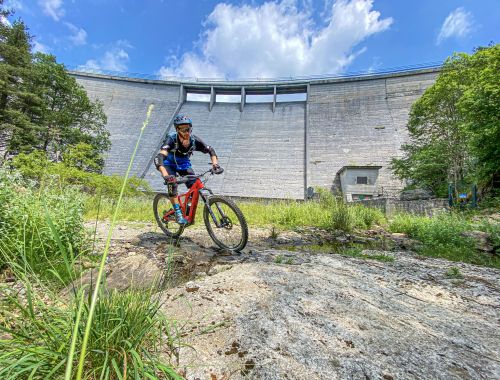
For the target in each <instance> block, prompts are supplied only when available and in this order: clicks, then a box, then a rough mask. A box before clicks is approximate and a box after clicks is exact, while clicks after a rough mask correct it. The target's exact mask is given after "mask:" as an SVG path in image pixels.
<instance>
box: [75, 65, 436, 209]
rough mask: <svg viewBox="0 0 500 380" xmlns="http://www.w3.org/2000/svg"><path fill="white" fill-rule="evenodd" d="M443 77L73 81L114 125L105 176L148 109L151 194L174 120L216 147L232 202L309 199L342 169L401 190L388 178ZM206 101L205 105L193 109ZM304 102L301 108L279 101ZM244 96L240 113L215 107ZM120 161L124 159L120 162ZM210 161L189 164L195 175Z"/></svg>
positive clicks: (144, 150) (143, 162) (145, 166)
mask: <svg viewBox="0 0 500 380" xmlns="http://www.w3.org/2000/svg"><path fill="white" fill-rule="evenodd" d="M438 73H439V68H431V69H420V70H413V71H405V72H400V73H391V74H376V75H371V76H362V77H349V78H332V79H319V80H308V81H304V80H300V81H284V82H279V81H276V82H272V81H270V82H257V83H255V82H221V81H214V82H182V81H179V82H173V81H160V80H144V79H135V78H122V77H113V76H107V75H101V74H89V73H81V72H71V74H72V75H73V76H74V77H75V78H76V80H77V81H78V83H80V84H81V85H83V87H84V88H85V89H86V90H87V93H88V94H89V97H91V98H93V99H95V98H97V99H100V100H101V101H102V102H103V104H104V112H105V113H106V115H107V117H108V122H107V128H108V130H109V132H110V139H111V149H110V151H109V152H108V154H107V157H108V158H107V159H106V164H105V169H104V173H105V174H124V173H125V171H126V168H127V165H128V162H129V158H130V156H131V154H132V151H133V148H134V146H135V142H136V140H137V137H138V135H139V132H140V128H141V126H142V121H143V119H144V117H145V114H146V110H147V107H148V105H149V104H154V106H155V108H154V110H153V113H152V115H151V119H150V123H149V125H148V127H147V128H146V130H145V131H144V135H143V139H142V141H141V145H140V147H139V150H138V152H137V156H136V159H135V162H134V165H133V167H132V172H131V173H132V175H136V176H138V177H143V178H144V179H146V180H147V181H148V182H149V183H150V185H151V186H152V188H153V189H154V190H155V191H163V190H164V185H163V180H162V179H161V177H160V175H159V174H158V172H157V171H156V168H155V167H154V165H153V164H152V158H153V157H154V155H156V154H157V151H158V149H159V147H160V144H161V142H162V141H163V139H164V138H165V136H166V135H167V133H168V132H170V131H172V130H173V129H172V126H171V122H172V119H173V117H174V116H175V115H176V114H177V113H184V114H187V115H189V116H190V117H191V118H192V119H193V133H194V134H196V135H198V136H200V137H201V138H202V139H203V140H204V141H205V142H207V143H208V144H210V145H213V146H214V148H215V150H216V152H217V154H218V156H219V162H220V164H221V166H223V167H224V168H225V172H224V174H223V175H221V176H217V177H214V178H213V179H212V180H211V181H210V183H209V186H210V188H211V189H212V190H213V191H214V192H217V193H221V194H224V195H229V196H236V197H251V198H254V197H255V198H281V199H283V198H285V199H304V198H305V196H306V194H307V188H308V187H324V188H328V189H330V188H332V187H335V186H338V181H339V171H341V169H342V168H344V167H380V169H379V171H378V178H377V187H378V188H379V189H380V192H381V193H383V195H385V196H393V195H395V194H397V193H398V192H399V191H400V190H401V189H402V187H403V184H402V183H401V181H399V180H398V179H396V178H395V177H394V176H393V175H392V173H391V171H390V170H389V164H390V160H391V158H393V157H400V156H401V152H400V147H401V145H402V144H403V143H405V142H406V141H407V140H408V135H407V131H406V123H407V120H408V114H409V111H410V109H411V105H412V104H413V103H414V102H415V100H417V99H418V98H419V97H420V96H421V95H422V94H423V92H424V91H425V90H426V89H427V88H428V87H429V86H431V85H432V84H433V83H434V81H435V79H436V77H437V75H438ZM190 93H193V94H206V95H207V97H208V98H209V99H210V101H208V102H199V101H191V100H188V96H187V94H190ZM290 93H302V94H303V95H304V94H305V96H304V97H305V100H303V101H289V102H280V101H276V99H277V96H278V98H279V95H280V94H290ZM259 94H262V95H273V97H271V98H273V101H272V102H266V103H249V102H247V96H248V95H259ZM217 95H238V96H241V97H240V99H241V101H240V102H238V103H223V102H217V101H215V100H216V96H217ZM116 157H120V158H121V159H119V160H117V159H116ZM209 161H210V160H209V158H208V157H207V156H206V155H203V154H201V153H199V152H197V153H195V154H194V156H193V157H192V162H193V167H194V169H195V171H197V172H200V171H202V170H205V169H206V168H207V167H208V165H207V164H208V163H209Z"/></svg>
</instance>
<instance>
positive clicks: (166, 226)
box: [153, 194, 184, 238]
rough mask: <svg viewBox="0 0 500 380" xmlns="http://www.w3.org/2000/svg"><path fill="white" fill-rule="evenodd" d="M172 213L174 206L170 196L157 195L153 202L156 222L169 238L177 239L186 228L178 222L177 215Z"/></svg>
mask: <svg viewBox="0 0 500 380" xmlns="http://www.w3.org/2000/svg"><path fill="white" fill-rule="evenodd" d="M171 211H172V204H171V203H170V199H169V198H168V196H167V195H166V194H157V195H156V197H155V199H154V201H153V212H154V215H155V219H156V222H157V223H158V226H159V227H160V228H161V230H162V231H163V232H164V233H165V234H166V235H167V236H169V237H174V238H177V237H179V236H180V235H181V234H182V232H183V231H184V227H183V226H180V225H179V224H178V223H177V222H176V220H175V215H174V214H173V213H172V212H171ZM167 214H168V215H167Z"/></svg>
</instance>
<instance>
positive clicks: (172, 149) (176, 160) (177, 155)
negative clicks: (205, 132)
mask: <svg viewBox="0 0 500 380" xmlns="http://www.w3.org/2000/svg"><path fill="white" fill-rule="evenodd" d="M161 150H166V151H167V152H168V155H167V157H166V158H165V159H164V160H163V165H164V166H165V167H167V166H168V167H169V168H170V169H172V170H173V171H176V170H186V169H189V168H191V160H190V159H189V158H190V157H191V155H192V154H193V152H194V151H195V150H197V151H200V152H203V153H210V155H211V156H216V154H215V150H214V149H213V148H212V147H211V146H210V145H207V144H205V143H204V142H203V140H202V139H200V138H199V137H198V136H195V135H191V136H190V138H189V145H188V146H187V147H185V146H184V145H182V144H181V142H180V141H179V138H178V136H177V132H174V133H171V134H169V135H168V136H167V138H166V139H165V141H164V142H163V144H162V147H161Z"/></svg>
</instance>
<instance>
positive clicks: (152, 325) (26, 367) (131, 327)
mask: <svg viewBox="0 0 500 380" xmlns="http://www.w3.org/2000/svg"><path fill="white" fill-rule="evenodd" d="M24 285H25V287H26V292H27V293H26V294H27V296H26V298H27V302H26V303H22V302H19V301H18V299H17V297H10V298H9V299H7V300H4V301H3V302H5V303H6V304H5V305H3V306H4V307H3V308H2V309H1V310H2V312H1V313H0V314H4V315H3V316H2V317H3V318H0V320H3V321H4V322H3V323H2V324H1V325H0V329H2V330H4V331H6V332H8V337H7V338H4V339H1V340H0V352H1V354H0V378H1V379H6V380H7V379H28V378H33V379H52V378H54V379H55V378H62V377H63V376H64V372H65V367H66V363H67V360H68V352H69V349H70V342H71V331H72V329H73V325H74V323H75V321H76V320H77V311H78V309H79V305H77V302H78V300H82V301H83V304H82V307H81V308H82V311H83V312H82V315H81V318H80V319H79V325H80V326H79V327H80V328H79V329H77V332H78V334H77V336H76V351H75V354H76V356H75V364H76V358H77V357H78V354H79V353H80V352H79V350H80V347H81V342H82V335H83V331H84V323H85V320H86V319H87V318H88V312H89V302H90V300H89V298H88V297H85V296H83V298H82V297H77V298H74V299H73V301H71V302H70V304H69V305H68V306H65V302H63V300H61V299H59V298H58V297H57V295H55V294H51V293H46V292H47V289H44V288H43V287H38V288H34V287H32V286H31V285H30V283H29V282H26V283H25V284H24ZM43 296H45V297H43ZM7 306H8V307H7ZM159 309H160V302H159V300H158V299H157V298H155V297H153V296H152V294H151V293H150V292H139V291H132V290H130V291H125V292H123V291H121V292H114V291H113V292H111V293H109V294H107V295H105V296H101V297H100V298H99V299H98V301H97V305H96V308H95V315H94V318H93V324H92V327H91V331H90V339H89V344H88V354H87V356H86V357H85V366H84V368H85V369H84V373H83V375H84V376H83V377H84V378H86V379H100V378H102V379H121V378H128V379H145V378H148V377H149V378H155V379H156V378H158V377H160V376H163V377H161V378H167V379H175V378H177V379H179V378H180V377H179V376H177V375H176V374H175V371H174V370H173V369H172V366H171V365H170V364H169V363H168V362H167V363H165V362H164V361H163V360H162V359H160V357H159V356H158V352H160V351H162V352H166V353H170V354H172V355H174V354H175V352H174V351H175V349H176V348H177V347H179V345H180V344H181V343H180V340H179V336H178V334H177V331H176V329H175V325H174V324H172V323H171V322H170V321H168V319H167V318H165V316H164V315H163V314H162V313H161V312H160V310H159ZM73 368H74V367H73ZM73 375H74V373H73Z"/></svg>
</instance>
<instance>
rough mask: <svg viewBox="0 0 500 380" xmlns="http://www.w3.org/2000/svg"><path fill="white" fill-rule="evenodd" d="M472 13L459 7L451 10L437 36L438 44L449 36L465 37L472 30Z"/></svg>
mask: <svg viewBox="0 0 500 380" xmlns="http://www.w3.org/2000/svg"><path fill="white" fill-rule="evenodd" d="M472 24H473V19H472V14H471V13H470V12H466V11H465V9H464V8H462V7H460V8H457V9H455V10H454V11H453V12H451V13H450V14H449V15H448V17H446V19H445V20H444V22H443V25H442V26H441V31H440V32H439V36H438V38H437V42H436V43H437V44H438V45H439V44H440V43H441V42H443V40H446V39H447V38H450V37H460V38H461V37H465V36H467V35H468V34H469V33H470V32H471V31H472Z"/></svg>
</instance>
